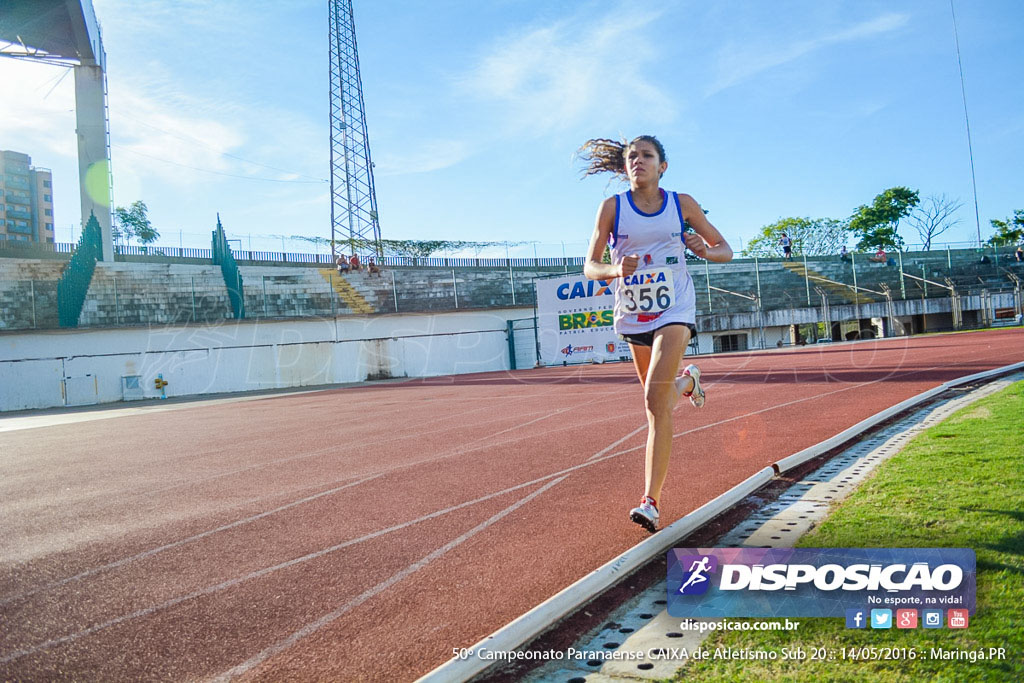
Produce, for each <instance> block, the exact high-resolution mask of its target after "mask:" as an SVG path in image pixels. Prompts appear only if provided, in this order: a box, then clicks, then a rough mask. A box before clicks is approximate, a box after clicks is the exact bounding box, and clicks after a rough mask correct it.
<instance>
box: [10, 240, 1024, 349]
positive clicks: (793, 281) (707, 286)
mask: <svg viewBox="0 0 1024 683" xmlns="http://www.w3.org/2000/svg"><path fill="white" fill-rule="evenodd" d="M72 246H73V245H68V244H57V245H36V246H29V245H24V246H23V245H14V244H11V245H7V246H6V247H4V248H0V302H2V304H3V305H2V307H0V330H2V331H7V332H12V331H17V330H31V329H48V328H55V327H59V326H60V325H59V322H58V316H57V305H56V295H55V292H56V289H57V283H58V281H59V280H60V279H61V277H62V275H64V273H65V271H66V270H67V266H68V264H69V262H70V260H71V255H72V253H73V252H74V249H73V248H72ZM124 252H129V253H119V254H118V255H117V260H116V261H115V262H113V263H105V262H98V263H96V264H95V266H94V271H93V277H92V279H91V281H90V282H89V284H88V287H87V290H86V292H85V296H84V299H83V306H82V310H81V315H80V317H79V319H78V320H77V322H76V323H75V324H73V325H71V326H74V327H80V328H92V327H120V326H126V325H169V324H204V323H211V322H218V321H222V320H226V319H234V318H238V317H244V318H247V319H277V320H284V319H301V318H309V317H317V318H324V317H335V316H347V315H364V316H366V315H370V316H372V315H388V314H392V315H393V314H404V313H425V312H458V311H460V310H469V309H496V308H511V309H521V310H522V311H523V312H524V314H530V315H532V309H533V307H534V304H535V292H534V286H533V281H534V279H535V278H538V277H550V276H553V275H561V274H565V273H574V272H577V273H578V272H580V271H581V270H582V258H580V257H575V258H565V259H561V258H542V259H532V258H522V259H504V258H495V259H473V258H410V257H384V258H382V259H380V260H379V262H380V264H381V266H382V272H381V273H380V274H376V275H375V274H370V273H368V272H366V271H365V270H363V271H360V272H356V273H347V274H344V275H342V274H339V273H338V272H336V271H335V269H334V268H333V267H332V265H331V264H330V262H329V257H327V256H326V255H317V254H292V253H283V252H276V253H275V252H248V251H238V252H237V253H234V254H233V259H234V262H235V263H236V264H237V270H238V273H240V276H241V277H240V280H241V282H242V291H241V293H242V296H243V297H244V307H243V308H244V311H245V313H244V316H239V315H238V314H237V313H236V312H235V311H234V310H233V307H232V306H231V304H230V301H229V290H230V289H231V288H232V285H234V284H235V281H236V277H235V276H232V277H231V278H229V279H231V282H226V278H225V277H224V275H223V273H222V268H221V267H220V266H219V264H217V263H215V260H214V254H213V251H212V250H202V249H180V248H177V247H166V248H159V247H157V248H153V247H150V248H148V249H145V250H143V249H142V248H138V247H137V248H132V249H124ZM979 253H980V252H978V250H975V249H962V250H948V251H929V252H905V253H903V254H900V255H899V258H900V261H901V263H902V265H900V263H895V264H893V265H889V264H881V263H873V262H871V261H869V260H868V258H867V256H866V255H859V256H858V255H854V256H853V260H852V261H841V260H840V259H839V258H838V257H837V256H827V257H809V258H807V259H806V261H804V260H794V261H785V260H783V259H760V260H758V259H736V260H734V261H732V262H730V263H724V264H715V263H706V262H701V261H693V262H691V272H692V275H693V278H694V283H695V287H696V291H697V307H698V316H699V324H698V331H699V332H701V333H704V332H706V333H709V334H718V333H721V334H733V335H737V334H746V335H747V336H748V340H747V341H745V342H743V343H742V344H740V345H739V346H738V347H728V344H727V345H726V346H727V347H728V348H740V349H747V348H756V347H758V346H760V345H761V343H760V340H759V338H758V334H756V332H757V331H758V330H759V329H760V328H761V327H771V328H777V327H789V328H792V327H793V326H797V327H799V326H801V325H804V326H807V325H810V324H819V323H820V325H819V326H818V330H817V332H814V331H810V332H809V333H808V334H804V335H802V336H803V337H805V338H807V337H810V338H809V339H807V341H815V340H816V339H817V338H818V337H830V338H832V339H845V338H855V337H857V336H859V333H858V334H852V333H853V332H856V331H857V330H859V329H860V328H856V327H854V324H855V323H857V324H861V325H862V326H863V327H864V329H865V330H866V329H868V328H870V327H871V325H872V324H873V325H875V327H876V329H875V330H874V334H875V335H877V336H892V335H897V334H909V333H920V332H925V331H937V330H946V329H953V328H956V327H961V326H966V327H973V326H979V325H982V324H986V323H990V322H993V321H999V320H1003V319H1012V318H1013V317H1014V316H1015V315H1017V313H1020V312H1021V310H1020V305H1021V304H1020V301H1019V292H1020V290H1021V282H1020V280H1021V278H1024V264H1021V263H1018V262H1017V261H1016V260H1015V259H1014V257H1013V253H1012V250H1010V249H1006V250H993V249H988V250H986V251H985V252H984V253H985V255H986V258H985V262H984V263H982V262H981V258H980V256H979ZM983 294H984V296H986V297H990V298H991V297H995V298H993V299H992V301H994V302H1001V305H996V304H995V303H993V304H992V306H990V307H989V309H985V308H984V307H983V306H982V305H981V302H982V298H981V297H982V296H983ZM954 297H957V298H959V299H960V309H961V315H960V318H959V320H958V321H957V320H954V317H953V303H954ZM1001 297H1002V298H1001ZM1006 297H1008V298H1006ZM1002 304H1006V305H1002ZM826 313H827V314H828V315H827V316H826ZM759 315H760V316H762V317H763V320H761V319H759V317H758V316H759ZM871 319H874V320H876V322H875V323H870V322H868V321H869V320H871ZM878 320H881V321H882V325H884V327H878V323H877V321H878ZM796 334H797V332H796V331H792V330H791V335H790V337H789V338H778V337H777V336H776V337H773V342H772V343H773V344H774V343H775V341H777V340H778V339H781V340H782V341H783V343H786V344H788V343H797V342H799V341H801V339H799V338H797V337H796V336H795V335H796ZM719 346H720V345H719Z"/></svg>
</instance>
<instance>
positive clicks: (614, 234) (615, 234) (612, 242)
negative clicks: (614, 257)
mask: <svg viewBox="0 0 1024 683" xmlns="http://www.w3.org/2000/svg"><path fill="white" fill-rule="evenodd" d="M619 198H620V197H619V195H615V223H614V224H613V225H612V234H610V235H608V244H610V245H612V246H613V247H614V246H615V242H616V241H617V240H618V239H619Z"/></svg>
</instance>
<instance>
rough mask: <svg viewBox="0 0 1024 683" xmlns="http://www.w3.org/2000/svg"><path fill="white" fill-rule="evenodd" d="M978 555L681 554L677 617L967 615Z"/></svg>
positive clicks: (872, 551)
mask: <svg viewBox="0 0 1024 683" xmlns="http://www.w3.org/2000/svg"><path fill="white" fill-rule="evenodd" d="M975 578H976V571H975V559H974V551H973V550H969V549H964V548H675V549H673V550H670V551H669V553H668V582H667V584H668V613H669V614H670V615H671V616H673V617H692V618H707V617H843V616H845V614H846V610H847V609H850V608H869V609H870V608H879V609H883V608H894V607H895V608H917V609H920V608H924V609H927V608H940V609H950V608H957V609H967V610H968V612H969V613H971V614H973V613H974V601H975Z"/></svg>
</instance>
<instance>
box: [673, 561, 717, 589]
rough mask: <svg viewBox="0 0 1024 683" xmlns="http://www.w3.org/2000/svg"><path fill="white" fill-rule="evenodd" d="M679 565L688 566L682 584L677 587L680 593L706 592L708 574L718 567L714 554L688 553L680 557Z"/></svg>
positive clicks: (708, 584) (708, 581)
mask: <svg viewBox="0 0 1024 683" xmlns="http://www.w3.org/2000/svg"><path fill="white" fill-rule="evenodd" d="M679 559H680V562H679V564H680V566H681V567H688V568H687V570H686V571H687V572H688V574H687V575H686V578H685V579H684V580H683V585H681V586H680V587H679V593H680V595H703V594H704V593H707V591H708V587H709V586H710V585H711V581H710V580H708V574H711V573H713V572H715V571H716V570H717V569H718V558H717V557H715V556H714V555H688V556H686V557H681V558H679Z"/></svg>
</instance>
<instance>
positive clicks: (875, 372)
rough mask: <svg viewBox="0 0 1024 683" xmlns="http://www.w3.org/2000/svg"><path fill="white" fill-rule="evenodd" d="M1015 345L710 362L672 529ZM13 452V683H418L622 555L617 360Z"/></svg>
mask: <svg viewBox="0 0 1024 683" xmlns="http://www.w3.org/2000/svg"><path fill="white" fill-rule="evenodd" d="M1022 360H1024V332H1022V331H1021V330H1001V331H991V332H983V333H972V334H957V335H945V336H929V337H920V338H914V339H890V340H880V341H876V342H862V343H855V344H841V345H830V346H822V347H809V348H805V349H799V350H784V351H770V352H761V353H744V354H730V355H722V356H715V357H704V358H701V359H699V361H698V362H699V363H700V365H701V369H702V371H703V377H704V378H705V381H706V384H707V387H708V403H707V406H706V407H705V408H704V409H703V410H700V411H696V410H694V409H693V408H691V407H690V405H689V403H688V402H685V400H684V401H683V402H681V403H680V405H679V407H678V408H677V410H676V413H675V415H676V434H677V436H676V440H675V445H674V452H673V463H672V467H671V469H670V473H669V479H668V483H667V485H666V489H665V494H664V500H663V502H662V506H663V510H662V515H663V523H666V524H667V523H669V522H671V521H673V520H675V519H678V518H679V517H681V516H683V515H685V514H686V513H687V512H689V511H690V510H692V509H694V508H696V507H698V506H699V505H701V504H703V503H705V502H706V501H708V500H710V499H711V498H713V497H715V496H717V495H718V494H720V493H722V492H723V491H726V490H727V489H729V488H730V487H732V486H734V485H735V484H737V483H739V482H740V481H742V480H743V479H744V478H746V477H747V476H749V475H750V474H751V473H753V472H755V471H756V470H759V469H761V468H763V467H764V466H765V465H766V464H769V463H771V462H773V461H776V460H778V459H780V458H781V457H783V456H785V455H788V454H790V453H794V452H796V451H798V450H800V449H803V448H805V447H807V446H810V445H813V444H815V443H817V442H819V441H821V440H823V439H825V438H827V437H829V436H831V435H833V434H835V433H837V432H839V431H841V430H843V429H845V428H847V427H849V426H851V425H853V424H855V423H856V422H859V421H860V420H863V419H864V418H866V417H868V416H870V415H873V414H875V413H877V412H879V411H880V410H882V409H884V408H886V407H888V406H891V405H893V404H895V403H898V402H900V401H902V400H904V399H906V398H909V397H911V396H914V395H916V394H919V393H921V392H923V391H925V390H927V389H929V388H931V387H934V386H936V385H938V384H941V383H942V382H946V381H948V380H951V379H954V378H957V377H962V376H964V375H968V374H972V373H975V372H980V371H983V370H988V369H990V368H994V367H999V366H1003V365H1008V364H1010V363H1014V362H1019V361H1022ZM172 408H173V409H170V410H161V409H155V410H146V411H143V413H142V414H133V415H129V416H124V417H118V418H116V419H103V420H93V421H87V422H80V423H76V424H62V425H54V426H48V427H39V428H33V429H24V430H20V431H8V432H3V433H0V519H2V522H0V525H2V532H3V533H2V534H0V618H2V622H0V623H2V624H3V628H2V634H0V678H3V679H15V680H18V679H24V680H44V679H45V680H61V679H76V680H111V681H114V680H122V681H139V680H158V679H162V680H185V679H189V680H191V679H217V678H220V679H228V678H235V677H238V678H241V679H244V680H255V679H259V680H267V681H281V680H309V679H317V680H339V681H340V680H346V681H351V680H387V681H403V680H412V679H415V678H416V677H418V676H419V675H421V674H423V673H426V672H427V671H429V670H430V669H432V668H434V667H435V666H437V665H438V664H440V663H442V662H444V661H445V660H446V659H448V658H449V657H450V656H451V654H452V648H455V647H462V646H468V645H471V644H473V643H475V642H476V641H477V640H478V639H480V638H481V637H483V636H485V635H487V634H489V633H491V632H492V631H494V630H496V629H497V628H499V627H501V626H502V625H504V624H506V623H507V622H509V621H511V620H512V619H514V618H515V617H517V616H519V615H520V614H522V613H523V612H525V611H527V610H528V609H530V608H531V607H533V606H534V605H536V604H538V603H539V602H541V601H543V600H545V599H547V598H548V597H550V596H551V595H553V594H554V593H556V592H558V591H559V590H561V589H562V588H564V587H565V586H567V585H568V584H570V583H572V582H574V581H575V580H577V579H579V578H580V577H581V576H583V575H585V574H587V573H588V572H590V571H592V570H593V569H595V568H597V567H598V566H600V565H601V564H603V563H605V562H607V561H608V560H609V559H611V558H613V557H615V556H617V555H619V554H620V553H622V552H623V551H625V550H626V549H628V548H630V547H631V546H633V545H634V544H636V543H637V542H639V541H640V540H642V539H643V538H644V536H645V533H644V532H643V531H642V530H641V529H640V528H639V527H637V526H636V525H634V524H632V523H630V522H629V521H628V519H627V511H628V509H629V508H630V507H632V506H633V505H635V504H636V502H637V500H638V499H639V496H640V494H641V493H642V490H641V487H642V482H643V444H644V439H645V434H646V422H645V419H644V414H643V408H642V396H641V391H640V389H639V384H638V383H637V381H636V379H635V376H634V374H633V370H632V366H630V365H627V364H615V365H603V366H586V367H576V368H551V369H544V370H528V371H521V372H513V373H490V374H480V375H463V376H458V377H440V378H434V379H427V380H418V381H408V382H402V383H391V384H377V385H365V386H359V387H354V388H345V389H336V390H330V391H322V392H314V393H305V394H292V395H278V396H271V397H266V398H262V399H259V400H251V401H242V402H231V403H209V402H207V403H204V402H196V403H188V404H180V405H177V406H172Z"/></svg>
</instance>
